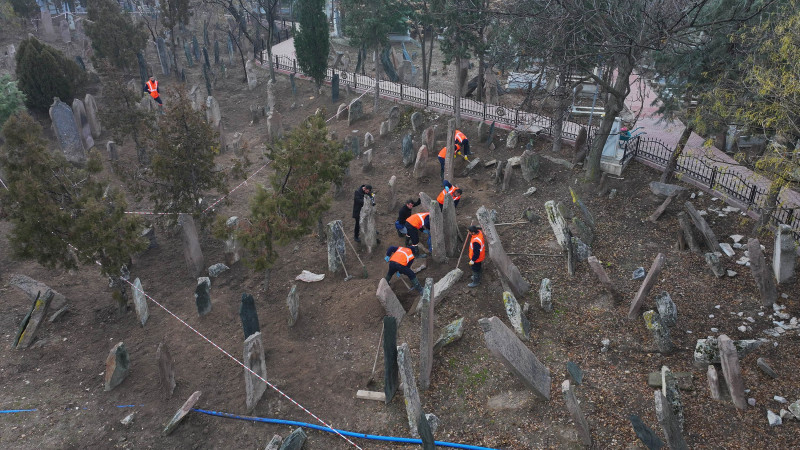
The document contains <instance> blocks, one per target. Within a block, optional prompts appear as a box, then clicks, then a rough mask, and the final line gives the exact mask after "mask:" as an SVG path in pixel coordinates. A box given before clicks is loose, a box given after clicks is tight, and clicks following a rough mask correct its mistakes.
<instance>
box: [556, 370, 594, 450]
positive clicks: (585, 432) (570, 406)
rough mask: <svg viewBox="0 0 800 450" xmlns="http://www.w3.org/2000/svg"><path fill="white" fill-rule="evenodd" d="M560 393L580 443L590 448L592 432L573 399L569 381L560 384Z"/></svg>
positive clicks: (578, 405) (579, 407)
mask: <svg viewBox="0 0 800 450" xmlns="http://www.w3.org/2000/svg"><path fill="white" fill-rule="evenodd" d="M561 393H562V394H563V395H564V403H566V404H567V410H569V414H570V415H571V416H572V420H573V421H574V422H575V427H576V428H578V436H580V438H581V442H583V445H585V446H586V447H591V446H592V430H591V429H590V428H589V422H587V421H586V416H585V415H584V414H583V411H582V410H581V406H580V404H578V399H577V398H575V391H573V390H572V387H571V386H570V385H569V380H564V382H563V383H561Z"/></svg>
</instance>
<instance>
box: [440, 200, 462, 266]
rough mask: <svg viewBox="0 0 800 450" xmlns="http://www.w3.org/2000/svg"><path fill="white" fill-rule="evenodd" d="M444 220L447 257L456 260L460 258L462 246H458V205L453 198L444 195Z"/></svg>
mask: <svg viewBox="0 0 800 450" xmlns="http://www.w3.org/2000/svg"><path fill="white" fill-rule="evenodd" d="M442 220H443V225H444V248H445V251H446V252H447V256H448V257H450V258H454V257H456V256H458V252H459V250H460V246H459V245H458V222H457V221H456V204H455V201H454V200H453V196H451V195H450V194H444V204H442Z"/></svg>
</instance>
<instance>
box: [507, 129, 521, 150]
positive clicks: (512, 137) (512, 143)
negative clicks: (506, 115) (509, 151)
mask: <svg viewBox="0 0 800 450" xmlns="http://www.w3.org/2000/svg"><path fill="white" fill-rule="evenodd" d="M517 143H519V133H517V131H516V130H512V131H511V132H510V133H508V137H507V138H506V147H508V148H516V147H517Z"/></svg>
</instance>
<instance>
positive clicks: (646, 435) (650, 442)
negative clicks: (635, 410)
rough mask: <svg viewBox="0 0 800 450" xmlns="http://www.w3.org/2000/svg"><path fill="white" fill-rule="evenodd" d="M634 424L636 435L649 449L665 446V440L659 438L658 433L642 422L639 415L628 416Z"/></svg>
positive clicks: (657, 449) (659, 448) (658, 449)
mask: <svg viewBox="0 0 800 450" xmlns="http://www.w3.org/2000/svg"><path fill="white" fill-rule="evenodd" d="M628 419H629V420H630V421H631V425H632V426H633V431H634V432H635V433H636V437H637V438H639V440H640V441H642V443H643V444H644V445H645V447H647V449H648V450H661V449H662V448H664V442H663V441H662V440H661V439H659V438H658V435H656V433H655V432H654V431H653V430H651V429H650V427H648V426H647V425H645V424H644V422H642V419H640V418H639V416H634V415H631V416H629V417H628Z"/></svg>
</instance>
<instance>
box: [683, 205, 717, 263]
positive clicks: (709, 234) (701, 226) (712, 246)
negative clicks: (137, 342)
mask: <svg viewBox="0 0 800 450" xmlns="http://www.w3.org/2000/svg"><path fill="white" fill-rule="evenodd" d="M683 206H684V207H685V208H686V212H687V213H688V214H689V218H690V219H691V220H692V223H693V224H694V226H695V227H697V229H698V230H700V233H701V234H702V236H703V239H704V240H705V242H706V246H707V247H708V251H710V252H718V251H721V249H720V247H719V241H717V236H716V235H715V234H714V231H712V230H711V227H710V226H709V225H708V222H706V219H703V216H701V215H700V213H699V212H698V211H697V210H696V209H695V208H694V206H693V205H692V203H691V202H686V203H684V204H683Z"/></svg>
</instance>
